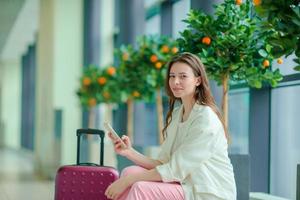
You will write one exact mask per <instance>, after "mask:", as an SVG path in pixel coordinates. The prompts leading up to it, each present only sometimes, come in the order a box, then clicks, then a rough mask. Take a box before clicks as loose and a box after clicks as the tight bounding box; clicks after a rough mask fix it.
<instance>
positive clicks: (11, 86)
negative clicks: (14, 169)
mask: <svg viewBox="0 0 300 200" xmlns="http://www.w3.org/2000/svg"><path fill="white" fill-rule="evenodd" d="M0 68H1V76H0V85H1V90H0V92H1V94H0V98H1V101H0V103H1V105H0V108H1V115H0V117H1V118H0V123H1V124H2V127H0V128H2V130H1V131H0V133H1V136H0V137H1V138H0V139H1V140H2V139H3V141H1V143H2V144H3V145H5V146H6V147H9V148H13V149H19V148H20V146H21V145H20V144H21V141H20V138H21V137H20V129H21V127H20V124H21V121H20V120H21V118H20V116H21V115H20V113H21V66H20V61H19V60H2V61H1V62H0Z"/></svg>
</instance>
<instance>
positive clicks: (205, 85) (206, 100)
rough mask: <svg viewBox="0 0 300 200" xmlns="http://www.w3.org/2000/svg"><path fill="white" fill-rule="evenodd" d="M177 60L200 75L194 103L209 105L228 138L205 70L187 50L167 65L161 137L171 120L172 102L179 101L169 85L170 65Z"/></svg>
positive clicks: (197, 75)
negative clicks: (167, 99)
mask: <svg viewBox="0 0 300 200" xmlns="http://www.w3.org/2000/svg"><path fill="white" fill-rule="evenodd" d="M178 62H179V63H185V64H187V65H189V66H190V67H191V68H192V70H193V73H194V75H195V76H196V77H200V79H201V82H200V85H199V86H197V87H196V91H195V94H194V98H195V100H196V103H198V104H201V105H206V106H209V107H210V108H211V109H212V110H213V111H214V112H215V113H216V114H217V116H218V118H219V119H220V121H221V123H222V125H223V128H224V132H225V136H226V138H227V140H228V138H229V137H228V131H227V128H226V126H225V123H224V119H223V116H222V115H221V113H220V111H219V109H218V107H217V105H216V103H215V99H214V97H213V95H212V93H211V90H210V87H209V81H208V78H207V75H206V72H205V68H204V65H203V63H202V62H201V60H200V59H199V58H198V57H197V56H196V55H194V54H191V53H187V52H184V53H181V54H178V55H176V56H174V57H173V58H172V59H171V61H170V62H169V63H168V65H167V67H168V69H167V78H166V83H165V90H166V93H167V95H168V96H169V111H168V113H167V117H166V121H165V127H164V128H163V131H162V134H163V138H164V139H165V138H166V137H167V133H166V130H167V127H168V126H169V124H170V123H171V121H172V112H173V109H174V104H175V102H176V101H180V102H181V99H180V98H176V97H175V96H174V95H173V93H172V90H171V88H170V86H169V74H170V70H171V67H172V66H173V64H174V63H178Z"/></svg>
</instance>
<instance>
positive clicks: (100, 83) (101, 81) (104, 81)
mask: <svg viewBox="0 0 300 200" xmlns="http://www.w3.org/2000/svg"><path fill="white" fill-rule="evenodd" d="M97 81H98V83H99V85H104V84H105V83H106V78H105V77H103V76H101V77H99V78H98V79H97Z"/></svg>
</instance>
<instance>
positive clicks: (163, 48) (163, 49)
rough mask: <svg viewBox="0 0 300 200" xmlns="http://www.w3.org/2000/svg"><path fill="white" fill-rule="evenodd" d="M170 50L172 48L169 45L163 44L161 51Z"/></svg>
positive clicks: (166, 51)
mask: <svg viewBox="0 0 300 200" xmlns="http://www.w3.org/2000/svg"><path fill="white" fill-rule="evenodd" d="M169 51H170V48H169V47H168V46H167V45H164V46H162V48H161V52H163V53H168V52H169Z"/></svg>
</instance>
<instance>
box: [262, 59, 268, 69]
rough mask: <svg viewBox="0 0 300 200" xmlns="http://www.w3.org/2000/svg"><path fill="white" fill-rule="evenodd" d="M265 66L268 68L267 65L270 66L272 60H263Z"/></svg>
mask: <svg viewBox="0 0 300 200" xmlns="http://www.w3.org/2000/svg"><path fill="white" fill-rule="evenodd" d="M263 66H264V68H267V67H269V66H270V61H269V60H267V59H266V60H264V61H263Z"/></svg>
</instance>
